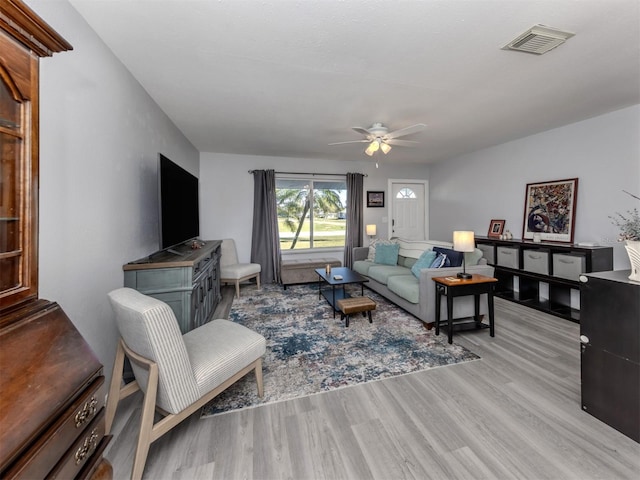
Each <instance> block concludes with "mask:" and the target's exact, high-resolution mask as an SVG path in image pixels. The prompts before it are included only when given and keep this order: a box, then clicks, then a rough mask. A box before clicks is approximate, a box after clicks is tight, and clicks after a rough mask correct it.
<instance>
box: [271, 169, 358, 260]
mask: <svg viewBox="0 0 640 480" xmlns="http://www.w3.org/2000/svg"><path fill="white" fill-rule="evenodd" d="M346 199H347V183H346V181H345V179H343V178H337V179H336V178H325V179H323V178H321V177H316V176H314V177H312V178H306V177H302V176H284V175H282V176H280V175H278V176H277V177H276V202H277V208H278V231H279V235H280V249H281V250H282V251H285V250H302V249H309V248H313V249H318V248H331V247H334V248H335V247H344V241H345V235H346V225H347V220H346Z"/></svg>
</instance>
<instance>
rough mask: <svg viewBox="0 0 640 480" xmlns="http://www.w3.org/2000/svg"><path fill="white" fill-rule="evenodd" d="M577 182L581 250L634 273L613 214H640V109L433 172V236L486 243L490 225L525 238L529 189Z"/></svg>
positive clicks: (570, 127) (443, 165) (480, 153)
mask: <svg viewBox="0 0 640 480" xmlns="http://www.w3.org/2000/svg"><path fill="white" fill-rule="evenodd" d="M576 177H577V178H578V196H577V205H576V222H575V236H574V242H575V243H578V242H597V243H598V244H599V245H603V246H613V247H614V269H615V270H623V269H628V268H630V265H629V259H628V257H627V255H626V252H625V250H624V248H623V245H622V244H620V243H618V242H617V241H616V240H617V236H618V230H617V227H615V226H613V225H612V224H611V220H610V219H609V218H608V217H609V215H612V214H613V213H614V212H624V211H626V210H630V209H632V208H634V207H640V202H638V200H634V199H633V198H631V197H630V196H629V195H626V194H625V193H623V192H622V190H626V191H628V192H631V193H633V194H635V195H640V106H638V105H636V106H633V107H629V108H626V109H622V110H618V111H615V112H612V113H609V114H606V115H601V116H599V117H595V118H591V119H589V120H585V121H582V122H578V123H575V124H571V125H567V126H564V127H561V128H557V129H554V130H549V131H547V132H544V133H540V134H538V135H533V136H530V137H526V138H523V139H520V140H516V141H513V142H509V143H505V144H502V145H498V146H496V147H492V148H487V149H485V150H481V151H478V152H474V153H471V154H468V155H464V156H461V157H458V158H455V159H451V160H448V161H445V162H441V163H440V164H437V165H433V166H432V167H431V176H430V181H429V188H430V190H431V201H430V215H431V233H432V236H434V237H438V238H444V237H445V236H447V235H448V236H451V232H452V231H453V230H458V229H465V230H466V229H471V230H474V231H475V232H476V235H482V236H485V235H486V234H487V231H488V228H489V222H490V221H491V219H505V220H506V224H505V229H509V230H510V231H511V233H513V235H514V237H515V238H521V237H522V222H523V215H524V195H525V187H526V185H527V183H532V182H538V181H546V180H559V179H564V178H576Z"/></svg>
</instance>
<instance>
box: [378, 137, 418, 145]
mask: <svg viewBox="0 0 640 480" xmlns="http://www.w3.org/2000/svg"><path fill="white" fill-rule="evenodd" d="M384 143H388V144H389V145H397V146H399V147H415V146H416V145H419V144H420V142H415V141H413V140H397V139H394V138H391V139H389V140H385V141H384Z"/></svg>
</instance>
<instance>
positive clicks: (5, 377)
mask: <svg viewBox="0 0 640 480" xmlns="http://www.w3.org/2000/svg"><path fill="white" fill-rule="evenodd" d="M3 319H4V320H5V326H4V327H3V328H2V329H1V330H0V392H2V393H1V394H0V478H3V479H9V478H26V479H36V478H45V477H50V478H62V479H71V478H87V477H91V476H92V475H94V478H98V477H100V476H103V478H109V476H110V470H111V468H110V465H108V464H106V463H105V464H104V465H101V463H102V462H103V459H102V451H103V450H104V448H105V447H106V445H107V443H108V441H109V437H105V435H104V428H105V423H104V401H105V393H106V388H105V385H104V376H103V373H102V365H101V364H100V362H99V361H98V359H97V358H96V357H95V355H94V354H93V352H92V351H91V349H90V348H89V346H88V345H87V343H86V342H85V341H84V339H83V338H82V336H81V335H80V334H79V333H78V331H77V330H76V328H75V327H74V326H73V324H72V323H71V321H70V320H69V318H68V317H67V315H66V314H65V313H64V312H63V311H62V309H61V308H60V306H59V305H58V304H56V303H54V302H48V301H46V300H35V301H33V302H28V303H27V304H26V305H24V306H22V307H21V308H18V309H16V310H14V311H12V312H9V313H7V314H5V315H4V318H3ZM100 472H104V474H105V475H102V473H100ZM96 474H97V475H96Z"/></svg>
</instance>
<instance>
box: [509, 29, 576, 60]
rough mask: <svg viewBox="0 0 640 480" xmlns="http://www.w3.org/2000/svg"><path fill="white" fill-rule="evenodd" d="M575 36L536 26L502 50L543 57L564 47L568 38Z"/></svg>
mask: <svg viewBox="0 0 640 480" xmlns="http://www.w3.org/2000/svg"><path fill="white" fill-rule="evenodd" d="M574 35H575V33H571V32H563V31H562V30H558V29H557V28H552V27H546V26H544V25H534V26H533V27H531V28H530V29H529V30H527V31H526V32H524V33H523V34H522V35H519V36H518V37H517V38H516V39H514V40H512V41H510V42H509V43H508V44H506V45H505V46H504V47H502V49H503V50H516V51H518V52H526V53H535V54H536V55H542V54H543V53H546V52H548V51H549V50H552V49H554V48H556V47H557V46H558V45H562V44H563V43H564V42H565V41H566V40H567V39H568V38H571V37H573V36H574Z"/></svg>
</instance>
